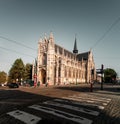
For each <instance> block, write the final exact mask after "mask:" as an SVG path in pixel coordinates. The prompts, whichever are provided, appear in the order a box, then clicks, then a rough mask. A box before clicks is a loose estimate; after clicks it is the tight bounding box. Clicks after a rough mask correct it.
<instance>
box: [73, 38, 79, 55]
mask: <svg viewBox="0 0 120 124" xmlns="http://www.w3.org/2000/svg"><path fill="white" fill-rule="evenodd" d="M73 53H75V54H77V53H78V49H77V40H76V37H75V42H74V49H73Z"/></svg>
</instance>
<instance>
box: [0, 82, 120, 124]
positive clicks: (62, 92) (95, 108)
mask: <svg viewBox="0 0 120 124" xmlns="http://www.w3.org/2000/svg"><path fill="white" fill-rule="evenodd" d="M90 91H91V90H90V85H89V84H87V85H83V84H82V85H70V86H48V87H44V86H40V87H36V88H34V87H20V88H16V89H10V88H7V87H0V124H44V123H45V124H46V123H50V124H56V123H57V124H119V123H120V86H119V85H114V86H113V85H104V88H103V90H100V85H98V84H97V85H94V86H93V92H90Z"/></svg>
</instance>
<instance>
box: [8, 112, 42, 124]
mask: <svg viewBox="0 0 120 124" xmlns="http://www.w3.org/2000/svg"><path fill="white" fill-rule="evenodd" d="M7 114H8V115H10V116H12V117H14V118H16V119H18V120H20V121H22V122H24V123H26V124H37V123H38V122H39V121H40V120H42V118H40V117H37V116H35V115H32V114H29V113H26V112H24V111H20V110H15V111H11V112H8V113H7Z"/></svg>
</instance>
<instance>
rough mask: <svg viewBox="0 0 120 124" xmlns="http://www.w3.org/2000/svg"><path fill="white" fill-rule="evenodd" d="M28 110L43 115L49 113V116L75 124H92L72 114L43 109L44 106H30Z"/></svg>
mask: <svg viewBox="0 0 120 124" xmlns="http://www.w3.org/2000/svg"><path fill="white" fill-rule="evenodd" d="M29 108H32V109H36V110H39V111H43V112H45V113H49V114H52V115H54V116H57V117H61V118H64V119H67V120H71V121H74V122H77V123H79V124H92V120H89V119H87V118H83V117H80V116H77V115H74V114H70V113H67V112H63V111H60V110H57V109H53V108H49V107H45V106H41V105H32V106H29Z"/></svg>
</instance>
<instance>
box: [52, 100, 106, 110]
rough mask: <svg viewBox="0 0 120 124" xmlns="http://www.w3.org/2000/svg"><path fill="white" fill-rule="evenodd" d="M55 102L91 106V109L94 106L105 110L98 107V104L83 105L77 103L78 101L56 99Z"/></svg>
mask: <svg viewBox="0 0 120 124" xmlns="http://www.w3.org/2000/svg"><path fill="white" fill-rule="evenodd" d="M54 101H57V102H65V103H71V104H75V105H83V106H90V107H91V106H92V107H96V108H98V109H104V106H100V105H97V104H91V103H81V102H76V101H70V100H67V99H54Z"/></svg>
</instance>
